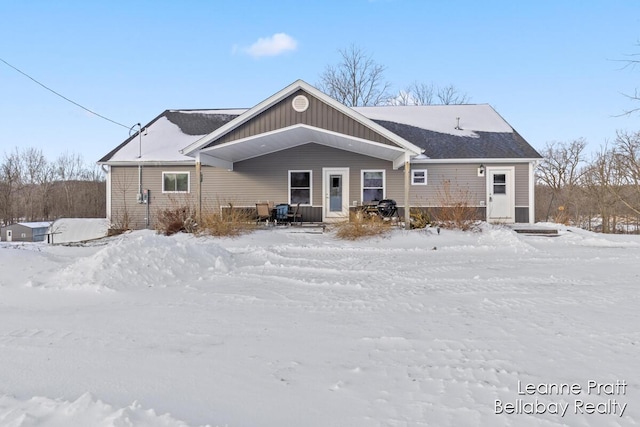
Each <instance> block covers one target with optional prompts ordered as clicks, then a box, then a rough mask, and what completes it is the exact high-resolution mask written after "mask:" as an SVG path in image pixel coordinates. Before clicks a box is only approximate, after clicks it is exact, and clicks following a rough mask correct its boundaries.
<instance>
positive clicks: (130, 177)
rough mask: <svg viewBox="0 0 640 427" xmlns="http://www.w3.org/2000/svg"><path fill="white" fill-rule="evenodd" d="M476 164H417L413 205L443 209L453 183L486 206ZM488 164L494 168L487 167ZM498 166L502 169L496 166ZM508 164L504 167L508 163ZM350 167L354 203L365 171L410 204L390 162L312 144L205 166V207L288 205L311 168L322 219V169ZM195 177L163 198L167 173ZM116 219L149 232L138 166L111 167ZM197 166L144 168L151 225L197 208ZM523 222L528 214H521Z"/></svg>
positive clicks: (519, 188) (521, 200) (522, 198)
mask: <svg viewBox="0 0 640 427" xmlns="http://www.w3.org/2000/svg"><path fill="white" fill-rule="evenodd" d="M478 166H479V165H476V164H427V165H422V164H421V165H418V164H415V165H412V168H414V169H426V170H427V185H426V186H417V185H412V186H411V187H410V196H411V204H412V206H415V207H433V206H440V205H441V204H442V200H443V198H444V196H445V195H444V191H443V189H444V184H445V182H447V181H449V183H450V187H449V188H450V193H451V195H452V196H453V198H454V199H456V198H457V199H460V198H465V199H466V201H467V203H469V205H470V206H475V207H481V206H482V202H484V201H485V198H486V178H485V177H478V176H477V169H478ZM485 166H494V165H492V164H485ZM496 166H497V165H496ZM502 166H504V165H502ZM514 166H515V187H516V197H515V199H516V206H518V207H526V206H528V196H529V192H528V185H529V176H528V171H529V169H528V168H529V166H528V164H526V163H525V164H516V165H514ZM323 168H349V184H350V185H349V205H352V204H353V201H357V202H361V201H362V194H361V192H362V188H361V184H362V182H361V177H362V170H384V171H385V178H386V188H385V191H386V194H385V196H386V198H389V199H394V200H396V202H397V203H398V205H399V206H400V207H402V206H404V170H394V169H393V165H392V163H391V162H389V161H385V160H380V159H376V158H372V157H368V156H364V155H361V154H356V153H352V152H349V151H343V150H338V149H335V148H330V147H326V146H323V145H319V144H314V143H309V144H305V145H301V146H297V147H293V148H290V149H287V150H283V151H280V152H277V153H272V154H268V155H265V156H262V157H259V158H254V159H250V160H245V161H242V162H237V163H235V164H234V168H233V170H232V171H227V170H226V169H219V168H213V167H208V166H203V167H202V176H203V179H202V207H203V209H219V208H220V207H221V206H228V205H229V204H232V205H233V206H236V207H255V204H256V203H257V202H267V201H269V202H273V203H274V204H277V203H287V202H288V199H289V195H288V172H289V170H310V171H311V173H312V190H311V191H312V206H311V207H303V211H302V212H303V219H304V220H305V221H310V220H313V221H319V219H318V217H319V215H321V211H319V210H318V208H319V207H322V202H323V195H322V169H323ZM183 171H188V172H189V173H190V193H187V194H182V193H181V194H163V193H162V172H183ZM111 173H112V176H111V186H112V188H111V191H112V201H111V218H112V223H113V222H116V221H117V220H118V219H119V218H122V216H123V214H124V213H125V212H126V213H127V214H128V215H129V217H130V224H129V226H130V227H131V228H144V226H145V218H146V205H143V204H138V203H137V201H136V197H137V193H138V168H137V167H136V166H130V167H123V166H113V167H112V168H111ZM194 180H195V166H145V167H144V168H143V170H142V187H143V188H144V189H149V190H151V200H150V205H149V210H150V213H151V215H150V223H151V227H153V225H154V223H155V221H154V218H155V217H156V213H157V211H158V210H159V209H166V208H171V207H174V208H176V207H180V206H186V205H188V206H192V207H195V206H196V200H195V197H196V182H195V181H194ZM305 213H306V214H305ZM517 213H519V215H518V219H521V218H523V215H524V214H523V212H520V211H518V212H517Z"/></svg>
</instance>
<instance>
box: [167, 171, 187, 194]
mask: <svg viewBox="0 0 640 427" xmlns="http://www.w3.org/2000/svg"><path fill="white" fill-rule="evenodd" d="M189 191H190V174H189V172H162V192H163V193H188V192H189Z"/></svg>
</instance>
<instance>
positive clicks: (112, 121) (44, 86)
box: [0, 58, 130, 129]
mask: <svg viewBox="0 0 640 427" xmlns="http://www.w3.org/2000/svg"><path fill="white" fill-rule="evenodd" d="M0 61H2V62H4V63H5V64H6V65H7V66H9V67H11V68H13V69H14V70H16V71H17V72H19V73H20V74H22V75H23V76H25V77H26V78H28V79H29V80H32V81H33V82H35V83H37V84H39V85H40V86H42V87H43V88H45V89H46V90H48V91H49V92H51V93H53V94H55V95H58V96H59V97H60V98H62V99H64V100H65V101H67V102H70V103H72V104H73V105H75V106H77V107H80V108H82V109H83V110H85V111H88V112H89V113H91V114H93V115H95V116H98V117H100V118H101V119H104V120H106V121H108V122H111V123H113V124H116V125H118V126H122V127H123V128H126V129H129V128H130V127H129V126H127V125H123V124H122V123H119V122H116V121H115V120H111V119H110V118H108V117H105V116H103V115H102V114H98V113H96V112H95V111H92V110H90V109H88V108H87V107H84V106H82V105H80V104H78V103H77V102H75V101H73V100H71V99H69V98H67V97H66V96H64V95H62V94H60V93H58V92H56V91H55V90H53V89H51V88H50V87H48V86H46V85H45V84H43V83H40V82H39V81H38V80H36V79H34V78H33V77H31V76H30V75H29V74H27V73H25V72H24V71H22V70H20V69H18V68H16V67H14V66H13V65H11V64H9V63H8V62H7V61H5V60H4V59H2V58H0Z"/></svg>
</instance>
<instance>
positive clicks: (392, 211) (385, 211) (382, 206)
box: [378, 199, 398, 218]
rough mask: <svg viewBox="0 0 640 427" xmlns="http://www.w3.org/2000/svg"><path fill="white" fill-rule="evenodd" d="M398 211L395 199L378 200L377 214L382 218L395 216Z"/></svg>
mask: <svg viewBox="0 0 640 427" xmlns="http://www.w3.org/2000/svg"><path fill="white" fill-rule="evenodd" d="M397 212H398V208H397V207H396V201H395V200H392V199H384V200H380V201H379V202H378V214H380V216H381V217H384V218H390V217H392V216H395V215H396V213H397Z"/></svg>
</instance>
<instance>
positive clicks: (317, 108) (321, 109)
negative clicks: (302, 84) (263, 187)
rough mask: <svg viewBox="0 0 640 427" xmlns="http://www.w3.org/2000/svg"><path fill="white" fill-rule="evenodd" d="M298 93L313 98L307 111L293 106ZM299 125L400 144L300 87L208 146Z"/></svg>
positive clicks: (369, 139) (388, 143) (393, 144)
mask: <svg viewBox="0 0 640 427" xmlns="http://www.w3.org/2000/svg"><path fill="white" fill-rule="evenodd" d="M297 95H305V96H306V97H307V98H308V99H309V108H308V109H307V110H306V111H304V112H297V111H295V110H294V109H293V107H292V106H291V101H292V100H293V98H295V97H296V96H297ZM297 124H306V125H309V126H313V127H317V128H321V129H326V130H329V131H332V132H337V133H341V134H345V135H349V136H353V137H356V138H362V139H366V140H368V141H374V142H379V143H382V144H387V145H392V146H397V145H396V144H395V143H393V142H391V141H390V140H389V139H388V138H386V137H384V136H382V135H380V134H379V133H377V132H376V131H374V130H372V129H371V128H369V127H367V126H365V125H364V124H362V123H360V122H358V121H356V120H354V119H352V118H351V117H349V116H347V115H345V114H344V113H342V112H340V111H338V110H336V109H335V108H333V107H331V106H330V105H328V104H326V103H325V102H323V101H321V100H319V99H317V98H315V97H314V96H313V95H310V94H309V93H307V92H305V91H303V90H298V91H296V92H294V93H292V94H291V95H289V96H287V97H286V98H284V99H282V100H281V101H279V102H277V103H276V104H275V105H273V106H271V107H270V108H268V109H266V110H265V111H263V112H261V113H260V114H257V115H256V116H255V117H252V118H251V119H249V120H248V121H247V122H246V123H243V124H241V125H240V126H238V127H237V128H235V129H233V130H231V131H230V132H229V133H227V134H225V135H223V136H221V137H220V138H218V139H217V140H215V141H212V142H211V143H209V144H208V145H207V147H213V146H215V145H219V144H223V143H225V142H230V141H236V140H239V139H243V138H249V137H252V136H255V135H259V134H261V133H265V132H271V131H275V130H278V129H282V128H286V127H289V126H293V125H297Z"/></svg>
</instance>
